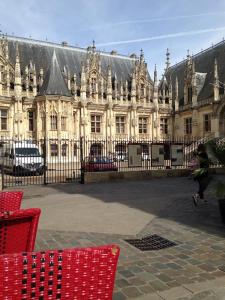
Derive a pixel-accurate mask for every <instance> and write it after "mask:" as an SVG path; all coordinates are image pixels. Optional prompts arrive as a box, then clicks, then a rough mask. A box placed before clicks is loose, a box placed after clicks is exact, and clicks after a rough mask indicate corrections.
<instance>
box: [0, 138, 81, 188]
mask: <svg viewBox="0 0 225 300" xmlns="http://www.w3.org/2000/svg"><path fill="white" fill-rule="evenodd" d="M0 165H1V171H2V178H3V179H2V180H3V187H8V186H16V185H31V184H48V183H59V182H69V181H79V180H80V177H81V176H80V174H81V156H80V140H68V139H62V140H58V139H42V140H33V139H32V140H9V139H5V140H1V141H0Z"/></svg>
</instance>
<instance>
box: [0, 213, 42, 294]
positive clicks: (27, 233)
mask: <svg viewBox="0 0 225 300" xmlns="http://www.w3.org/2000/svg"><path fill="white" fill-rule="evenodd" d="M40 213H41V210H40V209H39V208H30V209H21V210H16V211H14V212H9V213H0V254H5V253H7V254H8V253H16V252H23V251H33V250H34V243H35V239H36V233H37V227H38V221H39V216H40ZM0 299H1V298H0Z"/></svg>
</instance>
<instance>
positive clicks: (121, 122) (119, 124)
mask: <svg viewBox="0 0 225 300" xmlns="http://www.w3.org/2000/svg"><path fill="white" fill-rule="evenodd" d="M116 133H125V117H122V116H119V117H116Z"/></svg>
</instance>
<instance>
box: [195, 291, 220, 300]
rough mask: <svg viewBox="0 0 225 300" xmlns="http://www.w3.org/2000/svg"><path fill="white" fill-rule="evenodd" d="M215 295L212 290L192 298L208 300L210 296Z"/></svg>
mask: <svg viewBox="0 0 225 300" xmlns="http://www.w3.org/2000/svg"><path fill="white" fill-rule="evenodd" d="M213 295H215V294H214V293H213V291H212V290H207V291H203V292H199V293H197V294H195V295H193V296H192V297H191V300H206V299H208V297H209V296H213Z"/></svg>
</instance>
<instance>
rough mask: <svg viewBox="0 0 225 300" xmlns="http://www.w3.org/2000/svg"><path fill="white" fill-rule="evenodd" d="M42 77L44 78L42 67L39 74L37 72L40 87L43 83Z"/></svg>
mask: <svg viewBox="0 0 225 300" xmlns="http://www.w3.org/2000/svg"><path fill="white" fill-rule="evenodd" d="M43 79H44V71H43V69H42V68H41V69H40V74H39V85H40V87H41V86H42V84H43Z"/></svg>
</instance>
